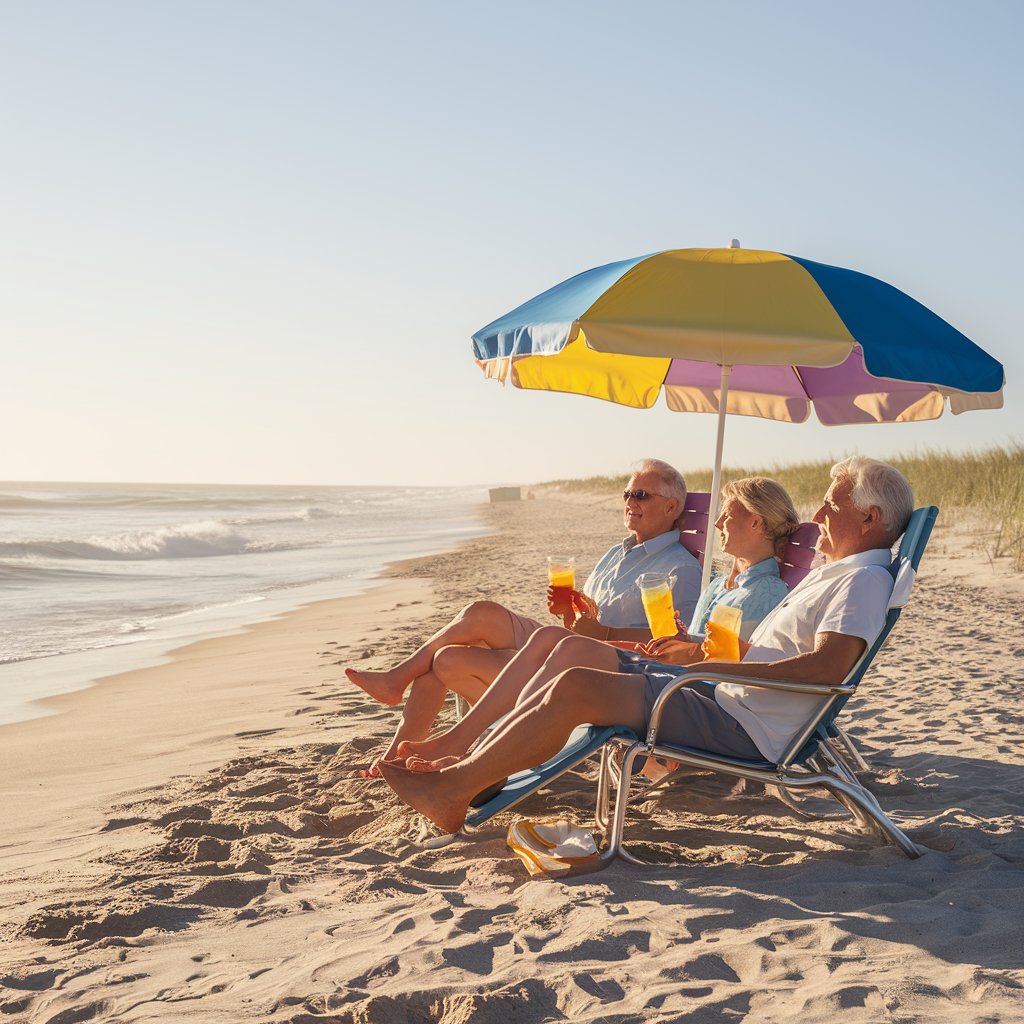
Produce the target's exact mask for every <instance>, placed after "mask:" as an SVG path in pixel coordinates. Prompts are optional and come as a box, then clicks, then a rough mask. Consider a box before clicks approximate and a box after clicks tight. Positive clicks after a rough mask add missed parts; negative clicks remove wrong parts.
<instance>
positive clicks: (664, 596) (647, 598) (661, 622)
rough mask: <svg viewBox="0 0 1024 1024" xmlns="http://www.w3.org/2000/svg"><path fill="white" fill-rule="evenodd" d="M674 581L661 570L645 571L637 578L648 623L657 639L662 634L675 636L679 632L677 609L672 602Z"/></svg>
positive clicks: (652, 634)
mask: <svg viewBox="0 0 1024 1024" xmlns="http://www.w3.org/2000/svg"><path fill="white" fill-rule="evenodd" d="M672 583H673V579H672V577H671V576H666V575H665V574H664V573H660V572H645V573H644V574H643V576H641V577H640V579H638V580H637V585H638V586H639V587H640V600H641V601H643V604H644V614H645V615H646V616H647V625H648V626H650V628H651V636H652V637H654V638H655V639H656V640H657V639H658V637H661V636H675V635H676V633H677V632H678V628H677V626H676V610H675V607H674V606H673V604H672Z"/></svg>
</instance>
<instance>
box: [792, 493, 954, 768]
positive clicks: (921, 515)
mask: <svg viewBox="0 0 1024 1024" xmlns="http://www.w3.org/2000/svg"><path fill="white" fill-rule="evenodd" d="M938 514H939V510H938V509H937V508H936V507H935V506H934V505H928V506H926V507H925V508H919V509H915V510H914V513H913V515H912V516H911V517H910V522H908V523H907V528H906V530H905V531H904V533H903V536H902V537H901V538H900V543H899V547H898V548H897V551H896V557H895V558H893V560H892V562H891V563H890V565H889V572H890V574H891V575H892V578H893V582H894V583H895V582H896V579H897V578H898V577H899V575H900V570H901V569H903V570H904V571H906V570H905V567H906V566H909V567H910V569H913V570H914V572H916V571H917V567H918V566H919V565H920V564H921V556H922V555H923V554H924V549H925V546H926V545H927V544H928V538H929V537H930V536H931V532H932V527H933V526H934V525H935V519H936V517H937V516H938ZM901 611H902V608H899V607H896V608H890V609H889V610H888V612H886V615H885V625H884V626H883V627H882V632H881V633H879V634H878V639H876V640H875V642H874V643H873V644H872V645H871V648H870V650H868V651H867V653H866V654H865V655H864V656H863V657H862V658H861V660H860V661H859V662H858V663H857V664H856V665H855V666H854V668H853V671H852V672H851V673H850V674H849V676H847V678H846V679H844V680H843V682H844V684H853V685H854V686H856V685H857V684H858V683H859V682H860V681H861V679H863V678H864V673H865V672H867V670H868V669H869V668H870V667H871V662H872V661H874V658H875V655H876V654H877V653H878V651H879V649H880V648H881V646H882V644H884V643H885V639H886V637H887V636H888V635H889V633H890V632H892V627H893V626H895V625H896V620H897V619H898V618H899V617H900V612H901ZM849 699H850V695H846V696H842V697H839V698H838V699H837V700H836V701H834V702H833V703H832V704H831V705H830V706H829V708H828V712H827V713H826V714H825V715H824V717H823V718H822V719H821V720H820V721H819V722H818V725H817V727H816V728H815V729H814V732H813V735H812V738H811V739H810V740H809V741H808V742H807V743H806V744H805V745H804V746H803V749H801V751H800V753H799V754H798V755H797V756H796V758H794V760H795V761H796V762H798V763H799V762H800V761H801V760H803V759H804V758H805V757H806V756H807V755H808V754H809V753H813V751H814V750H815V749H816V747H817V740H818V739H824V738H825V737H826V736H827V735H828V727H829V726H830V725H831V724H832V721H833V719H834V718H835V717H836V715H838V714H839V712H840V711H841V710H842V708H843V706H844V705H845V704H846V702H847V701H848V700H849Z"/></svg>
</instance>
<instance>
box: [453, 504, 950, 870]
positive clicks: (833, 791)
mask: <svg viewBox="0 0 1024 1024" xmlns="http://www.w3.org/2000/svg"><path fill="white" fill-rule="evenodd" d="M937 515H938V509H937V508H935V507H934V506H930V507H928V508H919V509H917V510H916V511H915V512H914V514H913V516H911V519H910V522H909V524H908V525H907V529H906V532H905V533H904V535H903V538H902V539H901V541H900V545H899V549H898V553H897V555H896V557H895V558H894V559H893V561H892V564H891V565H890V572H891V573H892V575H893V581H894V584H895V589H894V598H893V601H894V605H893V607H891V608H890V609H889V610H888V612H887V614H886V619H885V626H884V627H883V629H882V632H881V634H880V635H879V637H878V639H877V640H876V641H875V642H874V644H872V645H871V647H870V648H869V649H868V650H867V651H866V652H865V653H864V655H862V657H861V658H860V660H859V661H858V662H857V664H856V665H854V667H853V668H852V669H851V671H850V673H849V675H848V676H847V678H846V679H845V680H844V681H843V682H842V683H841V684H839V685H838V686H826V685H818V686H812V685H805V684H800V685H797V684H794V683H786V682H782V681H774V680H764V679H750V678H746V677H742V676H725V675H717V674H715V673H712V672H707V671H702V670H701V668H700V666H699V665H698V666H693V667H692V668H690V669H688V670H685V671H684V672H683V673H681V674H680V676H679V677H678V678H677V679H676V680H675V681H674V682H673V683H672V684H671V685H670V686H669V687H667V688H666V689H665V691H664V692H663V693H662V694H661V695H660V696H659V698H658V700H657V702H656V703H655V706H654V709H653V711H652V715H651V722H650V725H649V728H648V732H647V736H646V737H644V738H643V739H641V738H640V737H638V736H637V735H636V734H635V733H634V732H633V731H632V730H630V729H626V728H624V727H620V726H606V727H600V728H599V727H596V726H582V727H580V728H579V729H577V730H575V732H574V733H573V734H572V736H570V738H569V742H568V743H567V744H566V746H565V747H564V748H563V749H562V750H561V751H560V752H559V753H558V754H557V755H555V757H553V758H551V759H550V760H549V761H547V762H545V764H543V765H541V766H540V767H538V768H534V769H531V770H530V771H526V772H519V773H517V774H516V775H513V776H512V777H511V778H510V779H509V781H508V783H507V784H506V786H505V788H504V789H503V790H502V791H501V792H500V793H498V794H497V795H496V796H494V797H493V798H491V799H490V800H489V801H488V802H487V803H485V804H483V805H482V806H481V807H479V808H476V809H475V810H473V811H471V813H470V814H469V815H468V816H467V818H466V826H467V827H468V828H470V829H472V828H475V827H478V826H480V825H482V824H483V823H484V822H486V821H487V820H488V819H489V818H491V817H492V816H493V815H495V814H497V813H498V812H499V811H503V810H506V809H508V808H509V807H511V806H513V805H514V804H516V803H518V802H519V801H520V800H522V799H523V798H524V797H526V796H527V795H529V794H530V793H532V792H534V791H536V790H537V789H539V788H540V787H541V786H543V785H545V784H546V783H548V782H550V781H551V780H552V779H555V778H557V777H558V776H559V775H561V774H563V773H564V772H566V771H568V770H569V769H570V768H572V767H574V766H575V765H577V764H579V763H580V762H581V761H582V760H584V759H585V758H586V757H589V756H590V755H591V754H593V753H594V752H596V751H598V750H601V751H602V760H601V769H600V773H599V776H598V795H597V807H596V811H595V820H596V822H597V826H598V828H599V829H600V830H601V831H603V832H604V833H605V837H606V847H605V849H604V851H603V852H602V860H603V861H604V862H605V863H607V862H610V861H611V860H613V859H614V858H615V857H619V856H621V857H623V858H624V859H626V860H629V861H631V862H633V863H637V864H641V863H643V862H642V861H640V860H638V859H637V858H636V857H634V856H633V855H632V854H631V853H629V852H628V851H627V850H626V849H624V847H623V831H624V827H625V819H626V807H627V801H628V798H629V791H630V786H631V782H632V777H633V764H634V762H635V761H636V759H637V757H645V756H657V757H664V758H668V759H671V760H674V761H678V762H680V763H681V764H684V765H689V766H692V767H695V768H700V769H706V770H709V771H716V772H720V773H723V774H725V775H730V776H733V777H735V778H740V779H753V780H756V781H759V782H762V783H764V784H765V785H767V786H775V787H777V788H778V789H779V790H780V791H782V792H786V791H790V790H791V791H794V792H795V791H800V790H806V789H809V788H812V787H818V788H822V789H824V790H826V791H827V792H828V793H829V794H830V795H831V796H834V797H835V798H836V799H837V800H838V801H839V802H840V803H841V804H842V805H843V806H844V807H845V808H846V809H847V810H848V811H849V812H850V814H851V815H852V816H853V818H854V820H855V822H856V823H857V825H858V826H860V827H861V828H874V829H876V830H877V831H878V832H879V833H880V835H881V836H882V837H883V838H884V839H886V840H888V841H889V842H891V843H893V844H894V845H896V846H898V847H899V848H900V850H902V851H903V852H904V853H905V854H906V855H907V856H908V857H918V856H920V854H921V852H922V851H921V850H919V849H918V847H917V846H916V845H915V844H914V843H913V842H912V841H911V840H910V838H909V837H908V836H906V835H905V834H904V833H903V831H902V830H901V829H900V828H898V827H897V826H896V825H895V824H894V823H893V822H892V821H891V820H890V818H889V817H888V816H887V815H886V814H885V812H884V811H883V810H882V808H881V806H880V805H879V803H878V801H877V800H876V799H875V797H874V796H873V795H872V794H871V793H870V792H869V791H868V790H867V789H866V788H865V787H864V786H863V785H862V784H861V783H860V781H859V780H858V779H857V777H856V776H855V775H854V774H853V772H852V771H850V770H849V768H848V767H847V766H846V765H845V763H844V762H843V761H842V759H840V758H837V757H836V756H835V755H834V752H833V750H832V748H831V746H830V744H829V739H830V735H829V727H830V726H831V724H832V723H833V721H834V719H835V717H836V715H837V714H838V713H839V711H840V710H841V709H842V707H843V706H844V705H845V704H846V702H847V701H848V700H849V699H850V697H851V696H852V695H853V694H854V693H855V692H856V689H857V685H858V683H859V682H860V680H861V679H862V678H863V676H864V674H865V672H866V671H867V669H868V667H869V666H870V665H871V663H872V661H873V660H874V657H875V655H876V654H877V653H878V651H879V649H880V648H881V646H882V644H883V643H884V642H885V639H886V637H887V636H888V635H889V633H890V631H891V630H892V627H893V626H894V625H895V624H896V620H897V619H898V618H899V615H900V610H901V609H900V606H899V604H897V603H896V602H897V601H899V600H900V599H901V598H902V600H905V599H906V596H907V595H908V594H909V587H910V583H911V581H912V579H913V575H914V573H916V571H917V567H918V565H919V564H920V561H921V556H922V554H923V552H924V549H925V545H926V544H927V542H928V537H929V535H930V534H931V530H932V526H933V524H934V522H935V518H936V516H937ZM694 680H706V681H708V682H711V683H717V682H734V683H735V682H739V683H743V684H744V685H747V686H750V687H757V688H761V689H773V690H782V691H787V692H799V693H801V694H809V693H810V694H817V695H820V696H821V697H823V698H825V700H824V701H823V702H822V706H821V707H820V709H819V710H818V711H817V712H815V714H813V715H812V716H811V717H810V718H809V719H808V720H807V722H806V723H805V724H804V726H803V728H801V730H800V731H799V732H798V733H797V735H796V736H795V737H794V738H793V740H792V742H791V743H790V744H789V747H788V748H787V749H786V751H785V752H784V753H783V755H782V757H781V758H780V759H779V760H778V762H776V763H772V762H770V761H767V760H747V759H742V758H734V757H727V756H725V755H721V754H714V753H711V752H709V751H706V750H699V749H696V748H693V747H683V746H675V745H673V744H668V743H659V742H658V726H659V723H660V720H661V712H662V708H663V707H664V705H665V702H666V701H667V700H668V699H669V697H670V696H671V694H672V693H674V692H675V691H676V690H678V689H679V688H680V687H682V686H684V685H686V683H688V682H690V681H694ZM617 751H621V752H622V759H621V765H620V767H619V770H618V773H617V774H618V782H617V785H616V795H615V804H614V808H612V806H611V799H610V791H611V785H612V779H613V771H612V764H613V758H614V756H615V753H616V752H617Z"/></svg>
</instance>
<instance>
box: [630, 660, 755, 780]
mask: <svg viewBox="0 0 1024 1024" xmlns="http://www.w3.org/2000/svg"><path fill="white" fill-rule="evenodd" d="M678 674H679V670H678V669H677V670H676V671H675V673H672V672H671V670H669V671H664V670H659V671H653V672H648V673H644V679H645V682H646V685H645V687H644V720H645V721H646V722H647V723H648V724H650V721H651V712H652V711H653V710H654V702H655V701H656V700H657V699H658V696H659V694H660V693H661V691H662V690H664V689H665V687H666V686H668V685H669V683H671V682H672V680H673V679H674V678H676V676H678ZM658 741H660V742H662V743H669V744H675V745H677V746H681V747H697V748H698V749H699V750H708V751H710V752H711V753H713V754H725V755H727V756H728V757H742V758H746V759H748V760H755V761H761V760H764V755H763V754H762V753H761V752H760V751H759V750H758V749H757V747H756V746H755V745H754V741H753V740H752V739H751V738H750V736H749V735H748V734H747V731H746V729H744V728H743V726H742V725H740V723H739V722H737V721H736V719H735V718H733V717H732V715H730V714H729V713H728V712H727V711H725V710H724V709H723V708H721V707H719V705H718V702H717V701H716V700H715V698H714V691H711V692H710V695H706V693H704V692H699V691H698V690H696V689H692V688H691V687H688V686H684V687H682V688H681V689H679V690H676V692H675V693H674V694H673V695H672V696H671V697H670V698H669V699H668V703H667V704H666V705H665V708H664V710H663V711H662V715H661V724H660V725H659V726H658Z"/></svg>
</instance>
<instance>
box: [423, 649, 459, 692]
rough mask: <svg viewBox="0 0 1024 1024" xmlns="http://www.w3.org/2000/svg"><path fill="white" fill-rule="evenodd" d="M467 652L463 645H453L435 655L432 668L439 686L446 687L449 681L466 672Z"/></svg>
mask: <svg viewBox="0 0 1024 1024" xmlns="http://www.w3.org/2000/svg"><path fill="white" fill-rule="evenodd" d="M467 650H468V649H467V648H466V647H463V646H462V645H461V644H452V645H451V646H449V647H442V648H441V649H440V650H439V651H438V652H437V653H436V654H435V655H434V663H433V665H432V666H431V667H432V669H433V673H434V677H435V679H437V681H438V683H439V685H441V686H446V685H447V681H448V680H449V679H452V678H454V677H455V676H457V675H460V674H462V673H463V672H464V671H465V663H466V652H467Z"/></svg>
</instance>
